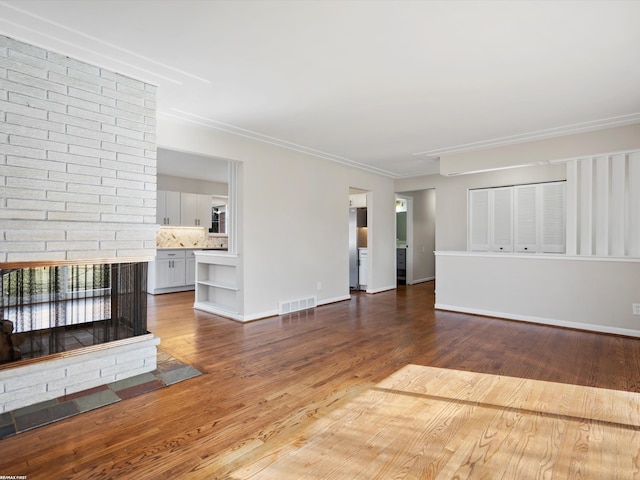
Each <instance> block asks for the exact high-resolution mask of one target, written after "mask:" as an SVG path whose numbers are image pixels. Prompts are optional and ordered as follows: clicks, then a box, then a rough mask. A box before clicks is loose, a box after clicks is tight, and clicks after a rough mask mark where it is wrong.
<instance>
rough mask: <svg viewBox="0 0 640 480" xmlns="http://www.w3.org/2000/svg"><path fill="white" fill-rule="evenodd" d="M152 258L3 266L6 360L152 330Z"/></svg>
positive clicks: (0, 307)
mask: <svg viewBox="0 0 640 480" xmlns="http://www.w3.org/2000/svg"><path fill="white" fill-rule="evenodd" d="M146 287H147V264H146V263H144V262H141V263H113V264H93V265H54V266H42V267H30V268H6V269H5V268H3V269H0V290H1V293H2V296H1V298H0V322H1V323H2V325H1V326H2V330H1V332H0V363H5V362H11V361H16V360H21V359H30V358H36V357H41V356H45V355H51V354H54V353H60V352H66V351H69V350H74V349H77V348H82V347H88V346H91V345H97V344H101V343H106V342H111V341H114V340H122V339H125V338H130V337H134V336H137V335H144V334H146V333H148V332H147V296H146Z"/></svg>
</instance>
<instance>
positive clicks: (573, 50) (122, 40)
mask: <svg viewBox="0 0 640 480" xmlns="http://www.w3.org/2000/svg"><path fill="white" fill-rule="evenodd" d="M639 24H640V1H614V0H606V1H596V0H593V1H481V0H479V1H383V0H380V1H365V0H361V1H330V0H326V1H312V0H307V1H271V0H262V1H260V0H257V1H249V0H245V1H215V0H211V1H205V0H202V1H188V0H7V1H0V32H2V33H3V34H5V35H8V36H11V37H13V38H16V39H19V40H22V41H26V42H29V43H32V44H35V45H38V46H43V47H46V48H49V49H51V50H55V51H58V52H60V53H64V54H66V55H69V56H73V57H76V58H79V59H81V60H85V61H88V62H91V63H94V64H97V65H101V66H104V67H106V68H109V69H112V70H115V71H118V72H121V73H124V74H128V75H131V76H134V77H136V78H140V79H143V80H147V81H150V82H152V83H154V84H156V85H158V86H159V89H158V115H159V116H160V117H163V116H169V117H172V118H176V119H179V120H181V121H190V122H198V123H201V124H204V125H207V126H209V127H211V128H215V129H222V130H225V131H229V132H233V133H236V134H239V135H244V136H248V137H252V138H256V139H259V140H262V141H265V142H269V143H273V144H278V145H283V146H285V147H287V148H292V149H295V150H299V151H303V152H308V153H311V154H314V155H318V156H320V157H324V158H328V159H331V160H335V161H338V162H342V163H346V164H351V165H356V166H360V167H362V168H365V169H367V170H370V171H375V172H379V173H383V174H386V175H388V176H390V177H394V178H397V177H403V176H412V175H418V174H423V173H432V172H435V171H437V168H438V162H437V160H436V159H437V157H438V156H440V155H443V154H446V153H452V152H458V151H464V150H467V149H477V148H482V147H487V146H491V145H500V144H504V143H512V142H517V141H523V140H527V139H532V138H544V137H546V136H554V135H558V134H563V133H567V132H575V131H583V130H588V129H595V128H603V127H605V126H613V125H622V124H628V123H636V122H640V28H639V27H638V25H639Z"/></svg>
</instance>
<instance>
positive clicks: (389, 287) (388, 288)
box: [366, 285, 396, 293]
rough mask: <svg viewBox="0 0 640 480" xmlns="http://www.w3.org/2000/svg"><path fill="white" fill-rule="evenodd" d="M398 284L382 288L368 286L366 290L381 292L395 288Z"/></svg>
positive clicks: (368, 291)
mask: <svg viewBox="0 0 640 480" xmlns="http://www.w3.org/2000/svg"><path fill="white" fill-rule="evenodd" d="M395 289H396V286H395V285H390V286H388V287H380V288H371V289H369V288H367V290H366V292H367V293H380V292H386V291H387V290H395Z"/></svg>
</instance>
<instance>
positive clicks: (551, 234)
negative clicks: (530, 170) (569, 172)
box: [540, 182, 566, 253]
mask: <svg viewBox="0 0 640 480" xmlns="http://www.w3.org/2000/svg"><path fill="white" fill-rule="evenodd" d="M540 189H541V190H540V191H541V196H542V239H541V241H542V246H541V247H542V248H541V251H542V252H543V253H565V250H566V247H565V245H566V237H565V236H566V228H565V216H566V213H565V211H566V207H565V192H564V189H565V182H558V183H546V184H543V185H540Z"/></svg>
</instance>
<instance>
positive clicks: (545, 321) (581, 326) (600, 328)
mask: <svg viewBox="0 0 640 480" xmlns="http://www.w3.org/2000/svg"><path fill="white" fill-rule="evenodd" d="M434 308H435V309H436V310H448V311H451V312H460V313H470V314H473V315H482V316H485V317H496V318H504V319H507V320H517V321H519V322H528V323H538V324H541V325H550V326H554V327H564V328H573V329H577V330H586V331H589V332H597V333H610V334H614V335H624V336H627V337H638V338H640V330H631V329H629V328H618V327H609V326H606V325H593V324H590V323H580V322H569V321H566V320H557V319H553V318H546V317H535V316H531V315H518V314H515V313H505V312H493V311H489V310H481V309H478V308H469V307H458V306H455V305H444V304H441V303H436V304H435V305H434Z"/></svg>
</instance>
